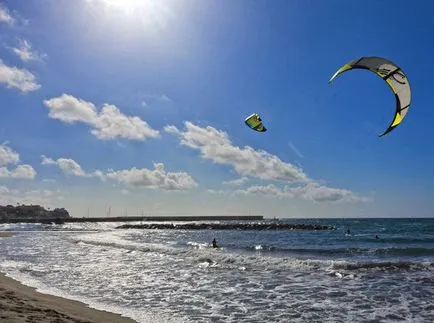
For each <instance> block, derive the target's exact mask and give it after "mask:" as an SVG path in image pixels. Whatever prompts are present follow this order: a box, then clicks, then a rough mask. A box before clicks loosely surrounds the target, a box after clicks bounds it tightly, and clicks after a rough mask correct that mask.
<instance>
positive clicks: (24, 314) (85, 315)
mask: <svg viewBox="0 0 434 323" xmlns="http://www.w3.org/2000/svg"><path fill="white" fill-rule="evenodd" d="M0 321H1V322H3V323H21V322H27V323H29V322H35V323H36V322H41V323H43V322H56V323H72V322H74V323H84V322H101V323H103V322H104V323H112V322H113V323H115V322H117V323H124V322H125V323H134V322H136V321H134V320H132V319H128V318H125V317H122V316H120V315H118V314H113V313H109V312H105V311H99V310H95V309H91V308H89V307H88V306H87V305H86V304H84V303H80V302H77V301H72V300H68V299H64V298H61V297H56V296H51V295H46V294H41V293H38V292H36V291H35V289H34V288H31V287H27V286H24V285H22V284H21V283H19V282H18V281H16V280H13V279H11V278H9V277H6V276H5V275H3V274H0Z"/></svg>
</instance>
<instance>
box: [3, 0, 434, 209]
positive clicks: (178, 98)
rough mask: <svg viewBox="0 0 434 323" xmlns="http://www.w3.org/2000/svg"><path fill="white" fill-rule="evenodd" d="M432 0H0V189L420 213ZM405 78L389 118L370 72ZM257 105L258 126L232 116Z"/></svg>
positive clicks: (429, 174)
mask: <svg viewBox="0 0 434 323" xmlns="http://www.w3.org/2000/svg"><path fill="white" fill-rule="evenodd" d="M433 14H434V3H432V2H429V1H414V2H412V3H411V4H410V3H408V1H407V2H406V1H395V2H394V3H393V4H391V3H390V2H386V1H375V2H374V1H370V2H366V3H363V5H362V8H361V3H360V1H346V2H345V4H344V3H343V2H342V1H306V0H304V1H286V0H282V1H277V0H275V1H247V0H246V1H244V0H240V1H199V0H183V1H179V0H176V1H175V0H159V1H156V0H148V1H135V0H77V1H66V0H47V1H36V0H13V1H12V0H10V1H6V0H3V1H0V60H1V61H0V108H1V111H2V118H1V119H0V144H1V146H0V164H1V165H0V181H1V183H0V191H1V193H2V194H1V203H17V202H24V203H41V204H43V205H45V206H52V207H55V206H62V207H66V208H67V209H68V210H69V211H70V213H71V215H73V216H83V215H86V214H87V212H88V211H87V210H88V209H89V213H90V215H91V216H102V215H105V214H106V212H107V209H108V207H109V206H110V207H111V210H112V214H113V215H121V214H125V212H127V213H128V214H141V213H142V212H143V213H145V214H193V215H209V214H248V213H252V214H263V215H265V216H270V217H272V216H278V217H335V216H338V217H371V216H399V217H416V216H432V215H433V210H434V199H433V198H432V197H433V196H434V188H433V186H432V183H433V182H434V145H433V143H432V142H433V140H434V132H433V131H432V126H431V120H432V119H434V112H433V111H434V110H433V109H432V107H433V106H434V99H433V96H432V93H433V89H434V81H433V76H434V67H432V66H431V65H430V63H429V60H430V58H431V57H432V55H433V54H434V42H433V41H432V40H431V35H430V32H432V31H433V30H434V21H433V20H432V19H431V17H432V15H433ZM361 56H382V57H386V58H388V59H390V60H392V61H393V62H395V63H397V64H398V65H399V66H401V67H402V69H403V70H404V72H405V73H406V74H407V76H408V78H409V80H410V84H411V87H412V94H413V95H412V105H411V107H410V111H409V113H408V115H407V117H406V118H405V119H404V121H403V123H402V124H401V125H400V126H399V127H397V128H396V129H395V130H394V131H392V132H391V133H390V134H389V135H387V136H385V137H382V138H379V137H378V134H380V133H382V132H383V131H384V130H385V129H386V128H387V126H388V125H389V123H390V121H391V119H392V117H393V112H394V109H395V101H394V97H393V94H392V92H391V91H390V89H389V88H388V87H387V85H386V84H385V83H384V81H382V80H381V79H380V78H378V77H377V76H376V75H374V74H373V73H369V72H367V71H352V72H348V73H345V74H344V75H342V76H340V77H338V78H337V79H336V80H334V82H333V83H332V84H329V83H328V80H329V78H330V77H331V76H332V75H333V74H334V72H335V71H336V70H337V69H338V68H339V67H340V66H342V65H343V64H344V63H347V62H348V61H350V60H352V59H354V58H358V57H361ZM254 112H256V113H259V114H260V115H261V116H262V119H263V121H264V123H265V126H266V127H267V129H268V131H267V132H266V133H257V132H254V131H252V130H250V129H249V128H247V127H246V126H245V125H244V123H243V121H244V118H245V117H246V116H248V115H250V114H251V113H254Z"/></svg>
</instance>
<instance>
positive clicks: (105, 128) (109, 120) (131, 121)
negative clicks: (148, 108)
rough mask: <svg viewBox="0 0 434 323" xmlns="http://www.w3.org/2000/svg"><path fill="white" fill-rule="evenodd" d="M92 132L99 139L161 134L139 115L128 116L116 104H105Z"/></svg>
mask: <svg viewBox="0 0 434 323" xmlns="http://www.w3.org/2000/svg"><path fill="white" fill-rule="evenodd" d="M95 128H96V129H94V130H92V134H93V135H95V136H96V137H97V138H99V139H114V138H117V137H120V138H125V139H132V140H144V139H145V138H147V137H149V138H156V137H158V136H159V132H158V131H157V130H154V129H152V128H151V127H150V126H149V125H148V124H147V123H146V122H145V121H143V120H142V119H140V118H139V117H127V116H126V115H124V114H122V113H121V112H120V111H119V109H118V108H117V107H115V106H114V105H109V104H105V105H104V106H103V108H102V110H101V112H100V114H99V115H98V118H97V120H96V122H95Z"/></svg>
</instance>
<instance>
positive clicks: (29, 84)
mask: <svg viewBox="0 0 434 323" xmlns="http://www.w3.org/2000/svg"><path fill="white" fill-rule="evenodd" d="M0 83H4V84H6V86H7V87H8V88H16V89H18V90H20V91H21V92H23V93H27V92H30V91H36V90H38V89H39V88H40V87H41V85H40V84H38V83H37V81H36V77H35V75H33V74H32V73H31V72H29V71H28V70H26V69H20V68H17V67H10V66H7V65H5V64H4V63H3V61H2V60H1V59H0Z"/></svg>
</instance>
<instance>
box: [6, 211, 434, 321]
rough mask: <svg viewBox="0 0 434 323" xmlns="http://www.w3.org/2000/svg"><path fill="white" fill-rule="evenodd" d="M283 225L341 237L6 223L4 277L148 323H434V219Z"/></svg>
mask: <svg viewBox="0 0 434 323" xmlns="http://www.w3.org/2000/svg"><path fill="white" fill-rule="evenodd" d="M281 221H283V220H281ZM283 222H288V223H306V224H311V223H313V224H320V225H334V226H336V230H330V231H328V230H327V231H299V230H291V231H239V230H234V231H229V230H228V231H213V230H200V231H187V230H185V231H177V230H140V229H121V230H119V229H115V227H116V226H118V225H121V224H123V223H103V224H97V223H91V224H86V223H81V224H79V223H78V224H76V223H74V224H64V225H41V224H3V225H0V230H10V231H16V235H15V236H13V237H11V238H4V239H0V270H1V271H2V272H4V273H7V274H8V275H9V276H11V277H13V278H15V279H18V280H20V281H21V282H23V283H25V284H27V285H30V286H33V287H37V288H38V290H40V291H43V292H47V293H50V294H54V295H59V296H62V297H67V298H70V299H75V300H80V301H84V302H86V303H88V304H90V305H91V306H92V307H95V308H98V309H105V310H110V311H115V312H117V313H121V314H123V315H125V316H128V317H131V318H133V319H135V320H137V321H139V322H153V323H156V322H249V323H252V322H434V219H359V220H353V219H321V220H313V219H298V220H292V219H291V220H289V219H288V220H285V221H283ZM347 229H350V231H351V234H346V232H347ZM376 235H378V239H376V238H375V236H376ZM213 238H216V239H217V242H218V244H219V245H220V246H221V247H222V248H221V249H213V248H210V246H209V244H210V242H211V241H212V239H213Z"/></svg>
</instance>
